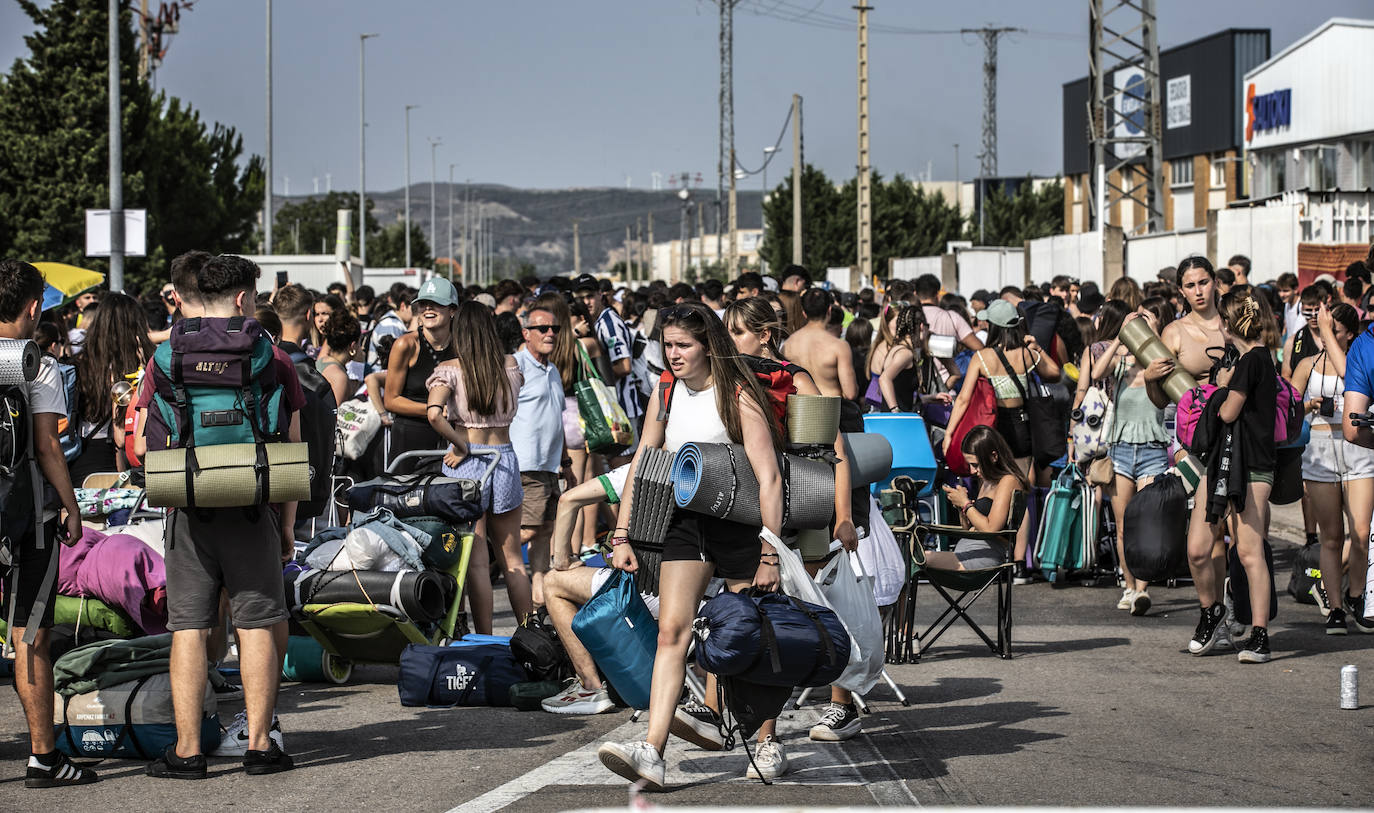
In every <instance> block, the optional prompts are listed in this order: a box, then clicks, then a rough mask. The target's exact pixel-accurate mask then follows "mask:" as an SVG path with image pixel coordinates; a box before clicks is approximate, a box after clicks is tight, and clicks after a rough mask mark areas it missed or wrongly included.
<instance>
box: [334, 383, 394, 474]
mask: <svg viewBox="0 0 1374 813" xmlns="http://www.w3.org/2000/svg"><path fill="white" fill-rule="evenodd" d="M381 428H382V416H380V415H378V414H377V410H375V409H373V408H372V402H371V401H369V400H368V399H366V398H361V399H355V400H352V401H345V402H343V403H342V404H339V409H338V415H337V416H336V418H335V429H336V431H337V432H338V436H339V455H340V456H341V457H343V458H344V459H346V460H358V459H360V458H362V456H363V454H365V453H366V452H367V447H368V444H370V443H372V439H373V438H374V437H376V436H377V432H378V430H380V429H381Z"/></svg>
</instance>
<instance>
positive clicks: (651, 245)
mask: <svg viewBox="0 0 1374 813" xmlns="http://www.w3.org/2000/svg"><path fill="white" fill-rule="evenodd" d="M644 267H645V268H647V269H648V273H647V274H645V275H644V278H645V279H653V278H654V213H653V212H650V213H649V262H648V263H646V264H645V266H644Z"/></svg>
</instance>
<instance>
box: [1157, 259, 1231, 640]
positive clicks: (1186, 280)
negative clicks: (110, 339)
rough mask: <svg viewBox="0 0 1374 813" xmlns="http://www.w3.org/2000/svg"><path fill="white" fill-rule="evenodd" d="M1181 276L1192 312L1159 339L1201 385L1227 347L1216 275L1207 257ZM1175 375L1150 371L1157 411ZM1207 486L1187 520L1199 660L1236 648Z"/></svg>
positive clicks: (1164, 369) (1162, 366)
mask: <svg viewBox="0 0 1374 813" xmlns="http://www.w3.org/2000/svg"><path fill="white" fill-rule="evenodd" d="M1178 275H1179V284H1180V287H1181V288H1182V290H1183V296H1184V298H1185V299H1186V300H1187V302H1188V305H1189V307H1190V308H1192V310H1191V311H1189V313H1188V314H1187V315H1186V316H1184V317H1183V318H1182V319H1178V320H1175V321H1174V322H1171V323H1170V324H1169V325H1168V326H1167V327H1165V328H1164V335H1163V336H1161V337H1160V338H1161V339H1162V340H1163V341H1164V346H1165V347H1167V348H1169V351H1170V352H1171V353H1173V354H1174V357H1175V358H1177V359H1178V363H1179V364H1180V365H1182V367H1183V369H1185V370H1187V371H1188V372H1189V373H1192V375H1193V377H1194V378H1196V379H1198V380H1202V379H1203V377H1204V376H1206V375H1207V373H1208V371H1210V370H1211V369H1212V363H1213V359H1212V357H1211V356H1210V355H1208V352H1207V351H1208V348H1215V347H1224V346H1225V345H1226V337H1225V336H1224V335H1223V333H1222V321H1221V314H1220V312H1219V311H1218V310H1217V299H1218V297H1217V294H1216V272H1215V271H1214V270H1213V269H1212V264H1211V263H1210V262H1208V261H1207V259H1206V258H1205V257H1188V258H1187V259H1185V260H1184V261H1183V262H1182V263H1180V264H1179V266H1178ZM1173 370H1174V364H1173V362H1171V361H1169V360H1167V359H1158V360H1156V361H1154V362H1152V363H1151V364H1150V366H1149V367H1148V368H1146V370H1145V382H1146V383H1145V385H1146V387H1147V388H1148V391H1149V394H1150V400H1151V401H1153V402H1154V404H1155V406H1159V407H1163V406H1165V405H1167V404H1168V403H1169V396H1168V395H1167V394H1165V392H1164V389H1163V387H1161V386H1160V382H1161V381H1162V380H1163V379H1164V378H1165V377H1166V376H1168V375H1169V373H1171V372H1173ZM1186 455H1187V452H1185V451H1182V450H1180V451H1179V453H1178V454H1177V455H1176V458H1175V462H1178V461H1179V460H1182V459H1183V458H1184V457H1185V456H1186ZM1208 487H1209V485H1208V481H1207V479H1206V478H1205V477H1204V478H1203V480H1202V483H1201V485H1199V487H1198V490H1197V492H1196V496H1195V497H1194V498H1193V511H1192V516H1191V518H1190V519H1189V521H1188V570H1189V571H1190V572H1191V573H1192V576H1193V586H1194V587H1196V588H1197V595H1198V601H1199V603H1200V604H1201V607H1202V618H1201V620H1200V621H1199V622H1198V625H1197V629H1196V630H1195V631H1194V633H1193V638H1192V640H1191V641H1189V642H1188V651H1189V652H1191V653H1193V654H1194V655H1205V654H1207V653H1208V652H1210V651H1211V650H1212V649H1213V648H1215V647H1218V646H1220V647H1227V646H1234V644H1233V642H1232V640H1231V630H1230V628H1229V625H1228V624H1226V623H1225V621H1226V610H1225V607H1224V605H1223V602H1222V586H1223V585H1224V584H1225V579H1226V545H1225V543H1224V542H1223V541H1222V533H1223V531H1224V530H1225V526H1224V525H1222V524H1220V523H1218V524H1216V525H1209V524H1208V523H1207V519H1206V514H1207V499H1206V495H1207V493H1208Z"/></svg>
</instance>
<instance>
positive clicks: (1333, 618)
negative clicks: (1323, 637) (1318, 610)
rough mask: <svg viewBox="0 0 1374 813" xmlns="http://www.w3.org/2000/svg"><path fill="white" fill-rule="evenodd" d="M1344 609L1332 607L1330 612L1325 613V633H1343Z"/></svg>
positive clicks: (1344, 629) (1344, 632)
mask: <svg viewBox="0 0 1374 813" xmlns="http://www.w3.org/2000/svg"><path fill="white" fill-rule="evenodd" d="M1346 632H1347V630H1346V628H1345V610H1342V609H1339V608H1337V607H1332V608H1331V612H1329V613H1327V615H1326V634H1327V635H1345V634H1346Z"/></svg>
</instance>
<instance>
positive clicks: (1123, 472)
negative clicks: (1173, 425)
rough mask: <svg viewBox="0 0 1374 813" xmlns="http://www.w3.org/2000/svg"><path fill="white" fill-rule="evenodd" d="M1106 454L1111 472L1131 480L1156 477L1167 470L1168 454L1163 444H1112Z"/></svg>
mask: <svg viewBox="0 0 1374 813" xmlns="http://www.w3.org/2000/svg"><path fill="white" fill-rule="evenodd" d="M1107 454H1108V456H1109V457H1111V459H1112V470H1113V471H1115V472H1116V474H1117V475H1118V476H1120V477H1129V478H1130V479H1132V480H1137V481H1138V480H1142V479H1144V478H1146V477H1158V476H1159V475H1161V474H1163V473H1164V472H1165V471H1167V470H1168V468H1169V452H1168V450H1167V449H1165V447H1164V444H1163V443H1114V444H1112V448H1111V450H1110V451H1109V452H1108V453H1107Z"/></svg>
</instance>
